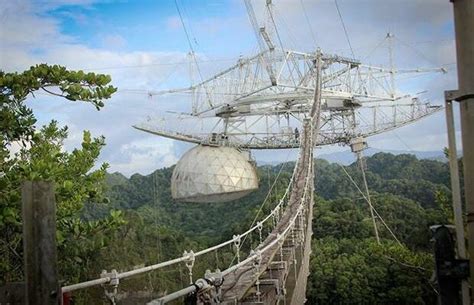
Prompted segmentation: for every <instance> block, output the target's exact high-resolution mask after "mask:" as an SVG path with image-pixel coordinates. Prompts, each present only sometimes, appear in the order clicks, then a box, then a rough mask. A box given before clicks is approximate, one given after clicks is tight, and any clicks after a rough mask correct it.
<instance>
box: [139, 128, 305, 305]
mask: <svg viewBox="0 0 474 305" xmlns="http://www.w3.org/2000/svg"><path fill="white" fill-rule="evenodd" d="M309 124H310V135H309V136H310V137H309V146H310V147H312V145H313V124H312V121H310V122H309ZM305 153H308V152H303V151H302V150H301V151H300V155H299V157H298V161H297V164H296V165H295V169H294V171H293V175H292V178H291V182H290V184H289V186H291V184H292V181H293V178H294V176H295V172H296V171H297V167H298V165H299V162H300V161H301V160H302V159H303V158H304V154H305ZM302 157H303V158H302ZM308 157H309V158H310V160H309V162H308V165H307V166H308V167H307V169H306V170H307V173H310V172H312V171H313V160H312V156H311V155H310V156H308ZM310 179H312V175H308V174H307V175H306V177H305V182H304V187H303V195H302V197H301V200H300V202H299V205H298V208H297V210H296V212H295V214H294V215H293V217H292V218H291V220H290V221H289V222H288V225H287V226H286V228H285V229H284V230H283V231H282V232H281V233H279V234H276V237H275V238H274V239H273V240H272V241H271V242H269V243H268V244H267V245H266V246H264V247H263V248H261V249H258V247H257V248H256V249H255V251H251V253H250V255H249V256H248V257H247V258H246V259H244V260H243V261H240V262H238V263H237V264H235V265H233V266H232V267H229V268H227V269H226V270H224V271H222V272H220V276H221V278H223V277H225V276H226V275H229V274H231V273H232V272H234V271H236V270H238V269H239V268H241V267H243V266H245V265H247V264H249V263H251V262H253V261H255V260H256V259H261V255H262V253H264V252H266V251H268V250H270V249H271V248H272V247H273V246H275V245H276V244H280V245H282V242H283V241H284V240H285V239H286V237H287V234H288V232H290V230H291V229H292V228H293V226H295V224H296V220H297V219H298V217H299V216H300V214H301V213H304V212H305V209H304V207H305V203H306V201H307V196H308V194H309V192H308V190H309V186H310V185H311V184H310ZM288 189H289V188H287V190H288ZM286 195H287V193H286V192H285V196H286ZM280 203H281V201H280ZM311 204H312V203H311ZM277 206H278V205H277ZM275 210H276V207H275V209H274V210H273V211H272V213H271V214H270V215H268V216H267V217H266V218H265V219H266V220H268V219H269V218H270V217H271V215H272V214H273V213H274V211H275ZM249 231H250V230H249ZM247 232H248V231H247ZM210 285H211V284H210V283H209V280H204V279H199V280H197V281H196V282H195V283H194V284H193V285H190V286H188V287H185V288H183V289H181V290H178V291H175V292H173V293H171V294H169V295H166V296H164V297H162V298H160V299H158V300H154V301H151V302H149V303H148V305H162V304H166V303H168V302H170V301H173V300H176V299H178V298H181V297H184V296H186V295H188V294H190V293H193V292H196V291H198V290H200V289H203V288H205V287H210Z"/></svg>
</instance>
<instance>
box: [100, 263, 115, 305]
mask: <svg viewBox="0 0 474 305" xmlns="http://www.w3.org/2000/svg"><path fill="white" fill-rule="evenodd" d="M100 277H101V278H104V277H107V278H109V279H110V282H109V283H107V284H103V285H102V287H103V288H104V294H105V296H106V297H107V299H108V300H109V302H110V304H112V305H115V304H116V303H115V297H116V296H117V292H118V291H117V290H118V285H119V283H120V280H119V278H118V273H117V270H115V269H112V271H111V272H107V271H106V270H102V273H101V274H100Z"/></svg>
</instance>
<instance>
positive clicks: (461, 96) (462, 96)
mask: <svg viewBox="0 0 474 305" xmlns="http://www.w3.org/2000/svg"><path fill="white" fill-rule="evenodd" d="M444 98H445V99H446V100H447V101H448V102H452V101H456V102H462V101H464V100H467V99H471V98H473V99H474V93H465V92H461V91H459V90H446V91H444Z"/></svg>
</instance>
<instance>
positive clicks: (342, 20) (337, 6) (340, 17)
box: [334, 0, 355, 58]
mask: <svg viewBox="0 0 474 305" xmlns="http://www.w3.org/2000/svg"><path fill="white" fill-rule="evenodd" d="M334 4H335V5H336V9H337V14H338V15H339V20H341V24H342V28H343V29H344V35H345V36H346V40H347V44H348V45H349V48H350V49H351V54H352V58H355V55H354V49H353V48H352V44H351V40H350V39H349V33H348V32H347V28H346V24H345V23H344V18H342V14H341V10H340V9H339V4H337V0H334Z"/></svg>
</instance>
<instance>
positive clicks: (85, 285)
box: [61, 156, 301, 293]
mask: <svg viewBox="0 0 474 305" xmlns="http://www.w3.org/2000/svg"><path fill="white" fill-rule="evenodd" d="M300 159H301V156H299V157H298V159H297V161H296V163H295V167H294V169H293V173H292V176H291V178H290V181H289V183H288V186H287V188H286V189H285V193H284V194H283V196H282V198H281V199H280V200H279V203H278V204H277V205H276V206H275V207H274V208H273V209H272V211H271V212H270V213H269V214H268V215H267V216H266V217H265V218H263V219H262V220H261V221H259V222H257V223H256V224H255V225H254V226H252V227H251V228H250V229H248V230H247V231H245V232H244V233H242V234H238V235H234V236H233V238H232V239H229V240H227V241H225V242H222V243H220V244H218V245H215V246H212V247H209V248H206V249H203V250H201V251H198V252H196V253H194V252H193V251H190V252H185V253H184V254H183V256H182V257H178V258H175V259H172V260H168V261H165V262H161V263H158V264H154V265H150V266H146V267H141V268H137V269H133V270H130V271H126V272H122V273H118V272H116V271H115V270H114V271H112V273H107V276H103V277H101V278H98V279H94V280H90V281H85V282H81V283H77V284H72V285H67V286H64V287H62V288H61V292H62V293H66V292H72V291H75V290H80V289H85V288H89V287H93V286H98V285H104V284H109V283H111V282H112V281H114V280H117V279H118V280H120V279H125V278H129V277H133V276H137V275H140V274H143V273H147V272H151V271H154V270H157V269H161V268H164V267H167V266H171V265H174V264H178V263H186V262H188V261H190V259H191V256H192V259H193V260H194V259H195V258H196V257H199V256H201V255H204V254H207V253H210V252H212V251H216V250H219V249H221V248H223V247H225V246H228V245H231V244H233V243H236V242H237V241H238V240H240V239H241V238H242V237H245V236H247V235H249V234H251V233H252V232H254V231H255V230H261V228H262V225H263V224H264V223H266V222H267V221H268V220H269V219H270V218H272V217H274V215H276V213H279V210H280V209H281V208H282V207H283V205H284V203H285V199H286V198H287V197H288V195H289V193H290V190H291V188H292V185H293V182H294V179H295V175H296V171H297V168H298V165H299V163H300Z"/></svg>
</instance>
